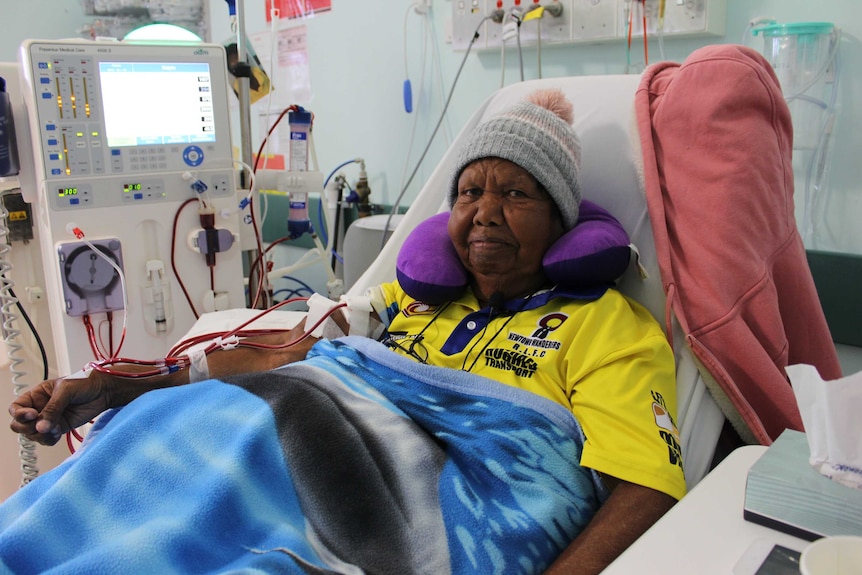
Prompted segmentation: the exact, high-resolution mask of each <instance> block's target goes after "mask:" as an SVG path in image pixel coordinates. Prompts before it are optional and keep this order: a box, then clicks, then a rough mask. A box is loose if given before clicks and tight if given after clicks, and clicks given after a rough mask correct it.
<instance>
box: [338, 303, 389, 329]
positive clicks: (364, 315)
mask: <svg viewBox="0 0 862 575" xmlns="http://www.w3.org/2000/svg"><path fill="white" fill-rule="evenodd" d="M341 301H343V302H345V303H346V304H347V321H348V323H349V324H350V335H361V336H363V337H376V333H375V332H378V331H380V329H381V328H382V325H381V323H380V322H379V321H377V320H376V319H374V318H373V317H372V316H371V312H373V311H374V306H373V305H372V303H371V298H370V297H368V296H364V295H354V296H346V295H343V296H341Z"/></svg>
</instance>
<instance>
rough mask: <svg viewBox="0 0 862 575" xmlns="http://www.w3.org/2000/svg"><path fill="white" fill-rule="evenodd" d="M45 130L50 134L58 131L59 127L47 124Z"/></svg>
mask: <svg viewBox="0 0 862 575" xmlns="http://www.w3.org/2000/svg"><path fill="white" fill-rule="evenodd" d="M45 129H46V130H48V131H49V132H53V131H54V130H56V129H57V126H55V125H54V124H45Z"/></svg>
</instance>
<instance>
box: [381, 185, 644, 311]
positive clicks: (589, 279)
mask: <svg viewBox="0 0 862 575" xmlns="http://www.w3.org/2000/svg"><path fill="white" fill-rule="evenodd" d="M448 220H449V214H448V212H443V213H439V214H436V215H434V216H431V217H430V218H428V219H427V220H425V221H423V222H421V223H420V224H419V225H418V226H416V228H414V230H413V231H412V232H410V235H409V236H408V237H407V239H406V240H405V241H404V245H402V246H401V251H400V252H398V258H397V260H396V264H395V266H396V275H397V277H398V282H399V283H400V284H401V287H402V288H403V289H404V291H405V292H407V295H409V296H410V297H412V298H414V299H417V300H419V301H421V302H424V303H427V304H430V305H439V304H442V303H444V302H447V301H452V300H454V299H457V298H459V297H460V296H461V294H462V292H463V291H464V288H465V287H467V283H468V276H467V270H466V269H464V266H463V264H462V263H461V260H460V259H459V258H458V254H457V253H455V247H454V246H453V245H452V242H451V240H450V239H449V232H448V231H447V229H446V228H447V222H448ZM629 245H630V240H629V236H628V234H627V233H626V231H625V230H624V229H623V227H622V225H621V224H620V223H619V222H618V221H617V219H616V218H614V217H613V216H612V215H611V214H610V213H608V212H607V210H605V209H604V208H601V207H599V206H598V205H596V204H594V203H592V202H590V201H587V200H583V201H582V202H581V207H580V213H579V216H578V223H577V225H575V227H573V228H572V229H571V230H569V231H568V232H566V233H565V234H563V235H562V236H561V237H560V239H558V240H557V241H556V242H555V243H554V245H552V246H551V247H550V248H549V249H548V251H547V253H545V257H544V258H543V260H542V263H543V265H544V268H545V275H547V276H548V279H550V280H551V281H552V282H553V283H555V284H557V285H558V286H559V287H562V288H569V289H585V288H594V287H598V286H607V285H610V284H612V283H613V282H614V281H615V280H617V279H618V278H619V277H620V276H621V275H623V273H624V272H625V271H626V268H627V267H628V265H629V260H630V259H631V248H630V247H629Z"/></svg>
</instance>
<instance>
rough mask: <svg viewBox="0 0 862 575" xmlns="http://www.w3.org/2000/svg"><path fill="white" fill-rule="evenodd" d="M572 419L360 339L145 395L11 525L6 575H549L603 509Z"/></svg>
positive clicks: (23, 504)
mask: <svg viewBox="0 0 862 575" xmlns="http://www.w3.org/2000/svg"><path fill="white" fill-rule="evenodd" d="M582 443H583V435H582V433H581V430H580V428H579V426H578V424H577V422H576V421H575V420H574V418H573V416H572V415H571V413H570V412H569V411H567V410H566V409H564V408H563V407H562V406H559V405H556V404H553V403H551V402H548V401H546V400H544V399H542V398H540V397H538V396H535V395H533V394H530V393H527V392H523V391H522V390H518V389H514V388H511V387H508V386H503V385H501V384H498V383H496V382H493V381H490V380H487V379H484V378H479V377H476V376H474V375H471V374H468V373H463V372H456V371H451V370H444V369H441V368H436V367H432V366H426V365H420V364H417V363H415V362H413V361H411V360H408V359H405V358H402V357H400V356H397V355H396V354H394V353H392V352H391V351H389V350H387V349H386V348H385V347H384V346H382V345H381V344H379V343H377V342H374V341H371V340H367V339H363V338H343V339H341V340H336V341H334V342H326V341H323V342H320V343H318V344H317V345H316V346H315V347H314V349H313V350H312V353H311V354H310V356H309V358H308V359H307V360H305V361H303V362H300V363H296V364H292V365H289V366H285V367H284V368H281V369H279V370H276V371H273V372H267V373H259V374H251V375H246V376H240V377H236V378H231V379H230V381H219V380H209V381H205V382H201V383H197V384H193V385H187V386H182V387H179V388H172V389H166V390H160V391H156V392H152V393H148V394H146V395H145V396H143V397H141V398H140V399H138V400H136V401H134V402H132V403H131V404H129V405H128V406H126V407H124V408H122V409H120V410H115V411H111V412H108V413H106V414H105V415H103V416H102V417H101V418H100V419H99V420H98V422H97V424H96V425H95V426H94V427H93V429H92V431H91V432H90V434H89V435H88V437H87V439H86V441H85V442H84V444H83V446H82V447H81V449H79V451H78V452H77V453H76V454H75V455H74V456H72V457H70V458H69V460H67V461H66V462H64V463H63V464H62V465H61V466H59V467H58V468H56V469H54V470H52V471H51V472H49V473H47V474H45V475H43V476H42V477H40V478H38V479H37V480H35V481H33V482H31V483H30V484H29V485H27V486H26V487H24V488H22V489H21V490H19V491H18V492H17V493H16V494H15V495H13V496H12V497H11V498H10V499H9V500H7V501H6V502H5V503H3V504H2V506H0V569H2V571H4V572H9V573H81V574H84V573H86V574H88V575H93V574H100V573H104V574H116V573H214V572H218V573H351V574H352V573H398V574H405V573H433V574H435V575H440V574H445V573H483V574H484V573H507V574H508V573H539V572H542V571H543V570H544V569H545V568H546V567H547V566H548V565H549V564H550V563H551V562H552V561H553V559H554V558H555V557H556V556H557V555H558V554H559V553H560V551H561V550H563V549H564V548H565V547H566V546H567V544H568V543H569V542H570V541H571V540H572V539H573V538H574V537H575V536H576V535H577V534H578V533H579V532H580V530H581V529H582V528H583V527H584V525H585V524H586V523H587V522H588V521H589V519H590V518H591V517H592V515H593V514H594V512H595V510H596V509H597V507H598V506H599V505H600V503H601V501H602V500H603V498H604V497H605V496H606V494H605V493H604V491H603V489H602V488H601V485H600V483H599V482H598V480H597V478H596V477H595V474H594V473H592V472H591V471H589V470H586V469H584V468H581V467H580V466H579V465H578V464H577V462H578V461H579V457H580V452H581V447H582Z"/></svg>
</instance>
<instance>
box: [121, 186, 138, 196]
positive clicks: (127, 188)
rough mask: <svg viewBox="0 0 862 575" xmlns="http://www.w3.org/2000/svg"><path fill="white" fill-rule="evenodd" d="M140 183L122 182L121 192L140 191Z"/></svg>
mask: <svg viewBox="0 0 862 575" xmlns="http://www.w3.org/2000/svg"><path fill="white" fill-rule="evenodd" d="M140 191H141V184H123V192H124V193H126V194H128V193H129V192H140Z"/></svg>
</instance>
